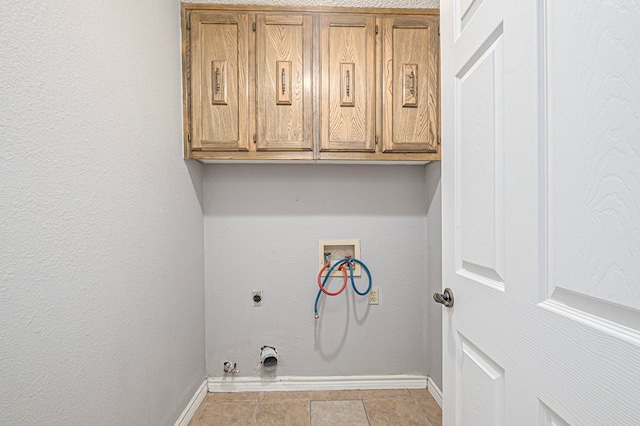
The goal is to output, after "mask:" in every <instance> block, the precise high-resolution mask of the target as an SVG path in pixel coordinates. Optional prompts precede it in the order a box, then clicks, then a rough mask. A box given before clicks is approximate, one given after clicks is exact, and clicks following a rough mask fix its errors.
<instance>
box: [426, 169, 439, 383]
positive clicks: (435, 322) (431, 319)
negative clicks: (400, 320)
mask: <svg viewBox="0 0 640 426" xmlns="http://www.w3.org/2000/svg"><path fill="white" fill-rule="evenodd" d="M440 171H441V163H440V162H439V161H434V162H432V163H429V164H427V166H426V173H425V174H426V190H427V235H428V236H429V238H428V240H427V288H428V293H429V294H428V295H427V300H428V305H427V310H428V322H427V323H428V332H427V336H428V348H427V357H428V360H429V361H428V368H429V377H431V379H432V380H433V381H434V382H435V384H436V386H438V388H440V390H442V307H441V306H440V305H438V304H436V303H435V302H434V301H433V299H432V298H431V295H432V294H433V293H435V292H441V291H442V193H441V188H440Z"/></svg>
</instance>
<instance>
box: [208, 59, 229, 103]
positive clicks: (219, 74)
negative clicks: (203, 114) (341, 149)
mask: <svg viewBox="0 0 640 426" xmlns="http://www.w3.org/2000/svg"><path fill="white" fill-rule="evenodd" d="M211 80H212V81H211V86H212V87H211V91H212V93H211V94H212V99H211V103H213V104H214V105H227V61H212V62H211Z"/></svg>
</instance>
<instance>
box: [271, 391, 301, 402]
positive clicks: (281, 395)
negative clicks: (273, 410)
mask: <svg viewBox="0 0 640 426" xmlns="http://www.w3.org/2000/svg"><path fill="white" fill-rule="evenodd" d="M309 394H310V392H306V391H300V392H296V391H293V392H260V401H301V400H306V401H308V400H309Z"/></svg>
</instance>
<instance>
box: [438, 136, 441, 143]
mask: <svg viewBox="0 0 640 426" xmlns="http://www.w3.org/2000/svg"><path fill="white" fill-rule="evenodd" d="M440 137H441V136H440V135H438V145H440Z"/></svg>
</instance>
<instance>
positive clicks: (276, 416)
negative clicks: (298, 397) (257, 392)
mask: <svg viewBox="0 0 640 426" xmlns="http://www.w3.org/2000/svg"><path fill="white" fill-rule="evenodd" d="M309 418H310V410H309V401H284V402H260V403H259V404H258V409H257V410H256V415H255V418H254V422H255V423H254V424H259V425H277V426H282V425H287V426H309Z"/></svg>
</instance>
